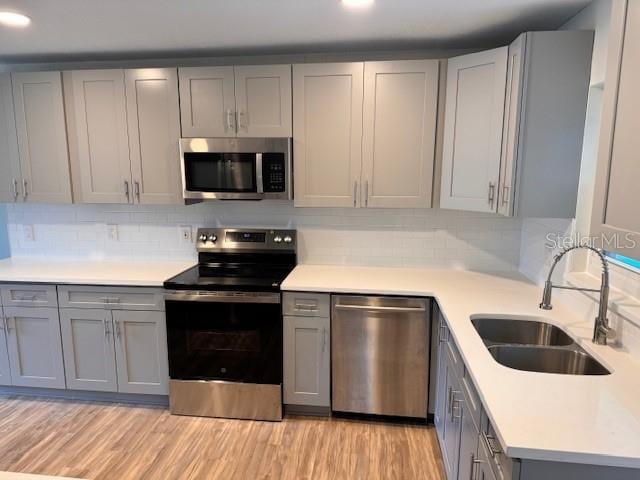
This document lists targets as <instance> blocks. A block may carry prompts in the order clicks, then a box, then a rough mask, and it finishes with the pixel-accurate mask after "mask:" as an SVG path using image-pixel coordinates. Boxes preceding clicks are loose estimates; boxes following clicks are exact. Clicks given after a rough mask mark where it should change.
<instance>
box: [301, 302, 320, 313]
mask: <svg viewBox="0 0 640 480" xmlns="http://www.w3.org/2000/svg"><path fill="white" fill-rule="evenodd" d="M295 308H296V310H304V311H305V312H315V311H316V310H318V306H317V305H315V304H312V303H296V305H295Z"/></svg>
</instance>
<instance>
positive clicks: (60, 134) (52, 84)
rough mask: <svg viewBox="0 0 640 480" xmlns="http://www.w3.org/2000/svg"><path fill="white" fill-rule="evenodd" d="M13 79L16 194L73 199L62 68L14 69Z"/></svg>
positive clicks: (43, 200)
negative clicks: (16, 156) (18, 174)
mask: <svg viewBox="0 0 640 480" xmlns="http://www.w3.org/2000/svg"><path fill="white" fill-rule="evenodd" d="M11 81H12V86H13V106H14V112H15V126H16V133H17V139H18V156H19V159H20V162H19V163H20V179H19V180H20V181H19V182H18V183H19V185H18V187H16V188H17V189H18V190H14V194H15V195H16V197H17V196H18V195H20V196H21V199H22V200H23V201H25V202H38V203H71V176H70V172H69V152H68V150H67V133H66V124H65V115H64V104H63V98H62V78H61V75H60V72H30V73H12V74H11ZM5 82H6V80H5ZM5 121H6V120H5ZM13 174H14V175H16V174H17V171H15V168H14V172H13ZM12 181H13V177H12ZM16 192H18V193H17V194H16Z"/></svg>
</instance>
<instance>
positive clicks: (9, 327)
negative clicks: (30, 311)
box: [4, 317, 16, 333]
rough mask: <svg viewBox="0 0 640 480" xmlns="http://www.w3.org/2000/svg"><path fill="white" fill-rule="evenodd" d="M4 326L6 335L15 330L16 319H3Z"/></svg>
mask: <svg viewBox="0 0 640 480" xmlns="http://www.w3.org/2000/svg"><path fill="white" fill-rule="evenodd" d="M4 324H5V327H6V329H7V333H9V332H10V331H11V330H14V329H15V328H16V319H15V318H13V317H6V318H5V319H4Z"/></svg>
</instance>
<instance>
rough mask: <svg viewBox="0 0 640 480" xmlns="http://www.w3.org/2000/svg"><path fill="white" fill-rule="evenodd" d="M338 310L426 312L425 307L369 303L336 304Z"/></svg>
mask: <svg viewBox="0 0 640 480" xmlns="http://www.w3.org/2000/svg"><path fill="white" fill-rule="evenodd" d="M336 308H337V309H338V310H366V311H370V312H418V313H419V312H426V309H425V308H424V307H376V306H367V305H341V304H336Z"/></svg>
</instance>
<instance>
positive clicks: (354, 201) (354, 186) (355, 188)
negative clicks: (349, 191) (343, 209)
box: [353, 181, 358, 207]
mask: <svg viewBox="0 0 640 480" xmlns="http://www.w3.org/2000/svg"><path fill="white" fill-rule="evenodd" d="M357 199H358V182H357V181H355V182H353V206H354V207H355V206H356V202H357Z"/></svg>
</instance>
